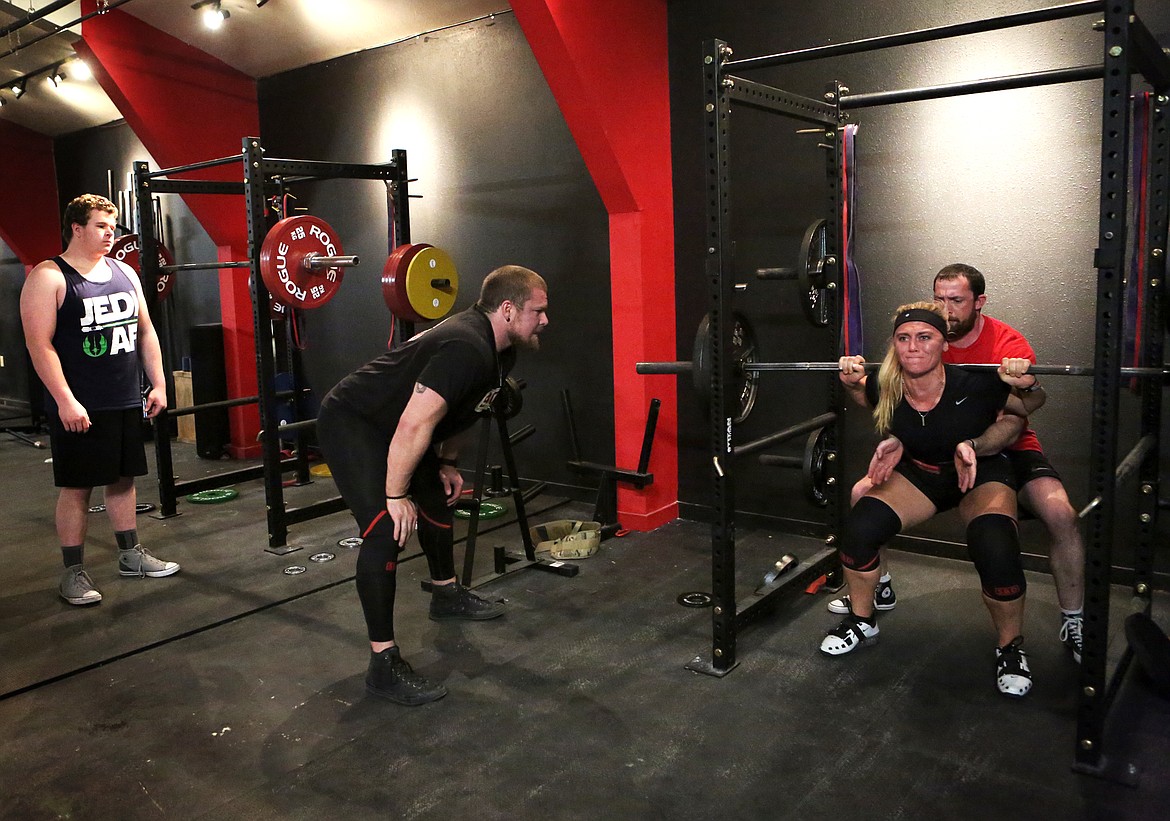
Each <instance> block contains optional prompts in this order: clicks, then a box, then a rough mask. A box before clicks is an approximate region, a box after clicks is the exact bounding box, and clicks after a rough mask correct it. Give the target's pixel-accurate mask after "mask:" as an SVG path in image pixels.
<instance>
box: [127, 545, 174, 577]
mask: <svg viewBox="0 0 1170 821" xmlns="http://www.w3.org/2000/svg"><path fill="white" fill-rule="evenodd" d="M178 572H179V565H178V563H177V562H167V561H163V560H162V559H159V558H156V557H155V556H152V555H150V551H149V550H147V549H146V548H144V547H143V546H142V545H140V544H136V545H134V547H132V548H130V549H129V550H119V551H118V573H119V574H120V575H122V576H138V577H139V578H141V577H143V576H150V577H151V578H154V579H158V578H162V577H163V576H172V575H174V574H175V573H178Z"/></svg>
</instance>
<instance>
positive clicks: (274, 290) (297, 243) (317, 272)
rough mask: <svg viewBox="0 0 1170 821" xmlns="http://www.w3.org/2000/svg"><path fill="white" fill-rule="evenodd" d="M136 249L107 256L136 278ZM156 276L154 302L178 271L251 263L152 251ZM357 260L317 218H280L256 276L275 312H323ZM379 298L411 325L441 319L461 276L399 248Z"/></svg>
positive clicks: (445, 261) (443, 257)
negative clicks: (189, 259)
mask: <svg viewBox="0 0 1170 821" xmlns="http://www.w3.org/2000/svg"><path fill="white" fill-rule="evenodd" d="M140 252H141V242H140V241H139V237H138V235H137V234H125V235H123V236H121V237H118V238H117V239H116V240H115V241H114V245H113V248H112V249H111V251H110V256H112V257H114V258H115V259H118V260H120V261H122V262H125V263H126V264H127V265H129V266H130V267H131V268H133V269H134V270H135V271H141V265H140V263H141V259H140V256H139V254H140ZM158 263H159V265H158V267H159V271H160V272H161V273H160V276H159V277H158V279H157V281H156V282H155V283H154V290H155V293H156V294H157V295H158V298H159V299H166V298H167V296H169V294H170V292H171V290H172V288H173V287H174V277H173V276H172V274H173V273H175V272H177V271H188V270H199V269H217V268H247V267H251V263H250V262H209V263H189V264H183V265H176V264H175V261H174V257H173V256H172V254H171V252H170V250H169V249H168V248H167V247H166V246H165V245H163V244H162V243H161V242H160V243H158ZM358 263H359V259H358V257H356V256H347V255H345V253H344V252H343V250H342V247H341V242H340V240H339V239H337V236H336V233H335V232H334V230H333V228H332V227H331V226H330V225H329V223H327V222H326V221H325V220H323V219H321V218H320V217H315V216H311V215H308V214H302V215H297V216H292V217H285V218H284V219H282V220H280V221H279V222H277V223H276V224H275V225H273V226H272V228H271V229H269V231H268V233H267V234H266V235H265V237H264V241H263V242H262V244H261V246H260V276H261V279H263V281H264V285H265V287H267V289H268V292H269V293H270V294H271V295H272V299H273V302H274V303H275V305H274V306H273V307H274V310H275V312H276V313H277V314H279V313H282V312H283V311H282V309H284V308H300V309H312V308H318V307H320V306H322V305H324V304H325V303H326V302H328V301H329V300H331V299H333V297H334V296H336V295H337V292H338V290H339V289H340V288H341V282H342V279H343V277H344V270H345V269H346V268H352V267H355V266H356V265H358ZM381 279H382V298H383V300H384V301H385V303H386V307H387V308H389V309H390V311H391V312H392V313H393V314H394V315H395V316H397V317H399V318H400V319H403V320H406V321H409V322H421V321H425V320H433V319H441V318H442V317H443V316H445V315H446V314H447V313H448V312H449V311H450V310H451V308H452V307H453V306H454V304H455V298H456V296H457V295H458V293H459V273H458V271H457V270H456V268H455V264H454V263H453V262H452V261H451V258H450V256H448V255H447V253H446V252H445V251H443V250H441V249H439V248H436V247H434V246H433V245H429V244H427V243H416V244H412V243H405V244H403V245H399V246H398V247H397V248H395V249H394V251H393V252H392V253H391V254H390V256H389V258H388V259H387V261H386V264H385V266H384V267H383V270H382V277H381Z"/></svg>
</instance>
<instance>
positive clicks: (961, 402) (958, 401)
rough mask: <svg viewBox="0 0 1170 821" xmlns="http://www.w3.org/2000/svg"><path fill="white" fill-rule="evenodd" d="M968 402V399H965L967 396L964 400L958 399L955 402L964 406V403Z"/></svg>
mask: <svg viewBox="0 0 1170 821" xmlns="http://www.w3.org/2000/svg"><path fill="white" fill-rule="evenodd" d="M966 401H967V397H965V396H964V397H963V398H962V399H956V400H955V404H956V405H961V404H963V403H964V402H966Z"/></svg>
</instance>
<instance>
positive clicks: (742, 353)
mask: <svg viewBox="0 0 1170 821" xmlns="http://www.w3.org/2000/svg"><path fill="white" fill-rule="evenodd" d="M732 321H733V323H734V324H733V325H732V328H731V351H730V353H731V367H732V368H733V369H734V373H735V383H734V387H733V391H734V393H733V401H734V402H735V405H736V409H735V412H734V414H733V416H732V420H731V421H732V423H733V424H737V425H738V424H739V423H740V422H742V421H743V420H745V419H747V418H748V414H750V413H751V412H752V408H753V407H755V404H756V395H757V394H758V393H759V383H758V382H757V377H758V374H756V373H754V372H752V371H746V370H744V366H745V365H748V364H751V363H754V362H757V361H758V357H757V354H756V347H757V346H756V334H755V331H753V330H752V326H751V324H750V323H749V322H748V321H747V318H746V317H744V316H742V315H740V314H733V316H732ZM691 361H692V362H693V363H694V364H693V366H692V368H691V379H692V384H693V385H694V388H695V395H696V396H697V397H698V398H699V401H700V403H701V404H702V406H703V407H704V408H709V407H710V406H711V376H712V368H713V365H712V363H711V319H710V316H707V315H704V316H703V319H702V321H701V322H700V323H699V329H698V331H696V332H695V344H694V348H693V349H692V351H691Z"/></svg>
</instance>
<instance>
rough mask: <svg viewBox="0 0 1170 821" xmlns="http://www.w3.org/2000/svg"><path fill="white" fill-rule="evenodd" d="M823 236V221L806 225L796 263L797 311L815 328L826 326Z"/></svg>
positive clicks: (825, 249) (825, 254) (826, 302)
mask: <svg viewBox="0 0 1170 821" xmlns="http://www.w3.org/2000/svg"><path fill="white" fill-rule="evenodd" d="M827 234H828V228H827V223H826V222H825V220H823V219H822V220H817V221H815V222H813V223H812V224H811V225H809V227H808V228H807V229H806V230H805V232H804V238H803V239H802V240H801V243H800V259H799V260H797V263H798V264H797V273H798V274H799V275H800V277H799V285H798V287H799V294H800V307H801V308H802V309H803V310H804V315H805V318H806V319H808V321H809V322H810V323H811V324H812V325H813V326H814V327H817V328H824V327H825V326H827V325H828V324H829V292H828V288H827V276H826V274H825V258H826V257H827V256H828V249H827V248H826V247H825V243H826V236H827Z"/></svg>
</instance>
